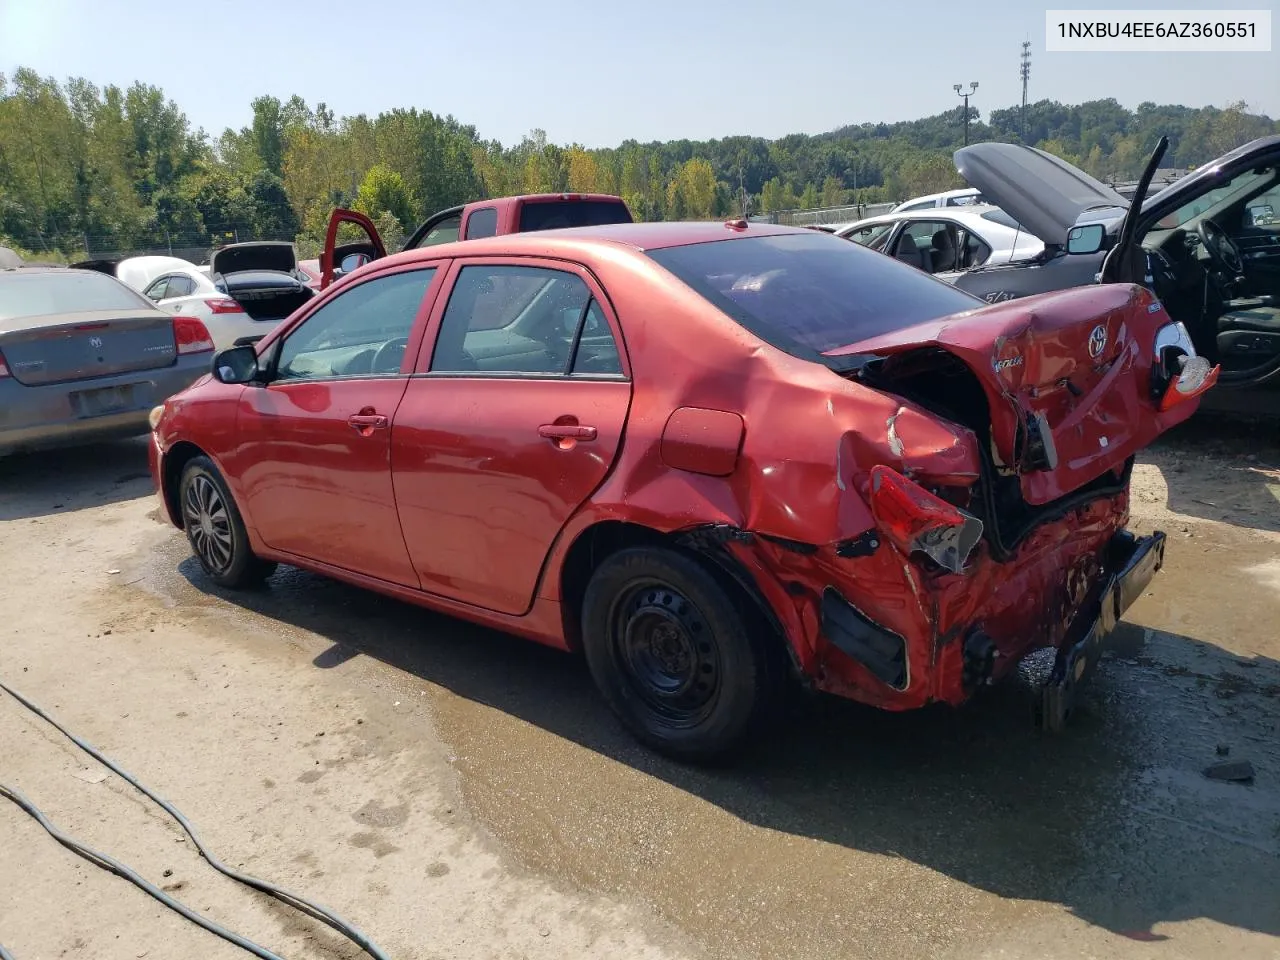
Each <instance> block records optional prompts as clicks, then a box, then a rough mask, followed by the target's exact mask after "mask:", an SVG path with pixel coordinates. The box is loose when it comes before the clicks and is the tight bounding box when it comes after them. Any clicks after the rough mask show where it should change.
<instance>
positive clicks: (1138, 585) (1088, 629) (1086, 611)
mask: <svg viewBox="0 0 1280 960" xmlns="http://www.w3.org/2000/svg"><path fill="white" fill-rule="evenodd" d="M1164 547H1165V535H1164V534H1163V533H1161V532H1160V531H1156V532H1154V533H1152V534H1151V536H1149V537H1136V536H1134V535H1133V534H1132V533H1130V532H1128V531H1127V530H1122V531H1120V532H1119V533H1117V534H1116V535H1115V537H1114V538H1112V541H1111V544H1110V547H1109V556H1108V560H1107V571H1108V574H1107V576H1106V577H1105V578H1104V579H1103V581H1102V583H1101V584H1100V585H1099V587H1098V588H1097V590H1096V592H1095V599H1094V600H1093V601H1092V602H1090V603H1088V604H1086V605H1085V607H1084V608H1083V609H1082V610H1081V611H1080V613H1079V614H1078V615H1077V617H1076V619H1075V620H1074V621H1073V622H1072V624H1071V627H1070V629H1069V630H1068V631H1067V637H1066V639H1065V640H1064V641H1063V643H1062V645H1061V646H1060V647H1059V648H1058V656H1057V659H1056V660H1055V662H1054V666H1053V671H1052V672H1051V673H1050V675H1049V679H1048V680H1047V681H1046V682H1045V684H1044V686H1043V687H1042V688H1041V690H1040V699H1039V704H1038V713H1039V720H1040V724H1041V725H1042V726H1043V727H1044V728H1045V729H1046V730H1050V731H1053V732H1058V731H1061V730H1062V729H1063V728H1064V727H1065V726H1066V723H1067V721H1068V719H1069V718H1070V716H1071V713H1072V712H1073V710H1074V709H1075V706H1076V702H1077V699H1078V696H1079V693H1080V689H1081V688H1082V687H1083V686H1084V684H1085V683H1086V682H1087V681H1088V679H1089V677H1090V676H1091V675H1092V674H1093V671H1094V669H1095V668H1096V667H1097V665H1098V661H1099V660H1100V659H1101V658H1102V652H1103V650H1104V649H1105V641H1106V638H1107V636H1108V635H1109V634H1110V633H1111V631H1112V630H1114V629H1115V626H1116V624H1117V623H1118V622H1119V620H1120V618H1121V617H1122V616H1123V615H1124V612H1125V611H1126V610H1128V609H1129V607H1130V606H1132V605H1133V602H1134V601H1135V600H1137V599H1138V597H1140V596H1142V593H1143V591H1144V590H1146V588H1147V586H1148V584H1150V583H1151V580H1152V578H1153V577H1154V576H1155V575H1156V573H1157V572H1158V571H1159V570H1160V568H1161V567H1162V566H1163V565H1164Z"/></svg>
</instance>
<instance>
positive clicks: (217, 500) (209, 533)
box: [178, 456, 276, 588]
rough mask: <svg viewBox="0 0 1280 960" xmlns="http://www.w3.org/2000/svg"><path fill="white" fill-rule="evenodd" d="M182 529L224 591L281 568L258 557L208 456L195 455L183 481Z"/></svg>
mask: <svg viewBox="0 0 1280 960" xmlns="http://www.w3.org/2000/svg"><path fill="white" fill-rule="evenodd" d="M178 502H179V504H180V505H181V509H182V526H183V529H184V530H186V533H187V540H188V541H189V542H190V544H191V549H192V551H193V552H194V553H195V555H196V559H197V560H199V561H200V566H201V568H202V569H203V570H204V572H205V574H206V575H207V576H208V577H209V579H210V580H212V581H213V582H214V583H216V584H218V585H219V586H223V587H233V588H234V587H246V586H251V585H254V584H258V583H261V582H262V581H263V580H265V579H266V578H267V577H269V576H271V574H272V573H273V572H274V571H275V569H276V565H275V564H274V563H271V562H269V561H266V560H261V559H259V558H258V557H256V556H254V553H253V550H252V549H251V548H250V546H249V534H248V532H247V531H246V530H245V526H244V520H243V519H242V518H241V516H240V511H239V510H238V509H237V508H236V503H235V500H233V499H232V497H231V492H230V491H229V490H228V489H227V484H226V481H224V480H223V479H222V475H221V474H220V473H219V472H218V468H217V467H216V466H214V463H213V461H212V460H210V459H209V458H208V457H203V456H201V457H193V458H192V459H191V460H189V461H188V462H187V464H186V466H184V467H183V469H182V478H181V480H180V481H179V482H178Z"/></svg>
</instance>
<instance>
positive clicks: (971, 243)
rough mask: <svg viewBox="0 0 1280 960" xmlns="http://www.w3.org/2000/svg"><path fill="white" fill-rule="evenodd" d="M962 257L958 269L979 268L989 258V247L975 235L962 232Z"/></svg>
mask: <svg viewBox="0 0 1280 960" xmlns="http://www.w3.org/2000/svg"><path fill="white" fill-rule="evenodd" d="M963 245H964V257H963V259H962V260H961V261H960V268H961V269H964V270H967V269H968V268H969V267H979V266H981V265H982V264H984V263H986V262H987V258H988V257H990V256H991V247H990V246H988V245H987V243H986V242H985V241H984V240H983V239H982V238H981V237H980V236H978V235H977V234H976V233H970V232H969V231H968V230H966V231H964V240H963Z"/></svg>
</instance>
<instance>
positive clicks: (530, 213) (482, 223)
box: [318, 193, 633, 290]
mask: <svg viewBox="0 0 1280 960" xmlns="http://www.w3.org/2000/svg"><path fill="white" fill-rule="evenodd" d="M632 219H633V218H632V216H631V211H630V210H628V209H627V205H626V204H625V203H623V202H622V198H621V197H611V196H608V195H607V194H599V193H539V194H530V195H527V196H522V197H498V198H497V199H494V200H476V201H475V202H474V203H467V204H463V205H462V206H460V207H450V208H449V209H448V210H441V211H440V212H439V213H436V214H433V215H432V216H431V217H429V218H427V221H426V222H425V223H423V224H422V226H420V227H418V229H417V230H415V231H414V233H413V236H411V237H410V238H409V239H408V240H406V241H405V244H404V246H403V247H402V248H401V250H402V251H403V250H413V249H416V248H417V247H429V246H433V245H435V244H437V243H451V242H453V241H454V240H474V239H476V238H477V237H493V236H498V235H500V234H507V233H527V232H529V231H532V230H555V229H557V228H560V227H593V226H598V225H600V224H606V223H631V222H632ZM344 223H350V224H354V225H355V226H356V227H358V228H359V229H360V231H361V232H362V233H364V234H365V236H364V237H363V238H360V239H357V240H354V241H344V242H343V243H341V244H339V243H338V228H339V227H340V226H341V225H342V224H344ZM386 255H387V249H386V247H385V246H384V245H383V243H382V238H381V237H379V236H378V230H377V228H376V227H375V226H374V225H373V221H371V220H370V219H369V218H368V217H366V216H365V215H364V214H363V213H357V212H356V211H354V210H342V209H339V210H335V211H333V215H332V216H331V217H330V218H329V230H328V232H327V233H326V235H325V241H324V251H323V252H322V253H321V254H320V263H319V268H320V283H319V285H318V286H319V289H321V290H323V289H324V288H325V287H327V286H329V284H331V283H333V281H334V280H335V279H337V278H338V277H340V276H342V275H343V274H347V273H350V272H351V271H352V270H355V269H356V268H357V267H361V266H363V265H364V264H366V263H368V262H369V261H370V260H377V259H378V258H379V257H385V256H386Z"/></svg>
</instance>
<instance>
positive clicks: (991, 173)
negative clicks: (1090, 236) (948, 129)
mask: <svg viewBox="0 0 1280 960" xmlns="http://www.w3.org/2000/svg"><path fill="white" fill-rule="evenodd" d="M954 158H955V163H956V170H958V171H959V172H960V176H962V177H964V179H965V180H966V181H967V182H968V183H969V185H970V186H973V187H976V188H977V189H978V190H979V191H981V193H982V194H983V196H985V197H986V198H987V199H988V200H989V201H990V202H991V203H993V204H995V205H996V206H998V207H1000V208H1001V209H1003V210H1004V211H1005V212H1006V213H1008V214H1009V216H1011V217H1013V219H1015V220H1017V221H1018V222H1019V223H1020V224H1022V225H1023V226H1024V227H1026V229H1027V230H1029V231H1030V232H1031V233H1032V234H1033V235H1034V236H1035V237H1036V238H1037V239H1039V240H1040V241H1041V242H1043V243H1044V244H1046V245H1048V246H1062V245H1063V244H1065V243H1066V242H1067V231H1068V230H1070V229H1071V228H1072V227H1073V226H1074V225H1075V223H1076V220H1077V218H1079V216H1080V215H1081V214H1082V213H1084V212H1085V211H1086V210H1105V209H1113V208H1114V209H1117V210H1118V211H1121V212H1122V211H1124V210H1127V209H1128V207H1129V201H1128V200H1126V199H1125V198H1124V197H1122V196H1121V195H1120V194H1119V193H1117V192H1116V191H1115V190H1113V189H1111V188H1110V187H1108V186H1107V185H1106V184H1105V183H1102V182H1101V181H1099V180H1095V179H1094V178H1093V177H1091V176H1089V175H1088V174H1087V173H1085V172H1084V171H1083V170H1081V169H1079V168H1078V167H1074V166H1072V165H1071V164H1069V163H1067V162H1066V161H1065V160H1060V159H1059V158H1058V157H1055V156H1054V155H1053V154H1051V153H1045V151H1043V150H1037V149H1035V148H1034V147H1027V146H1023V145H1022V144H1017V143H975V144H973V145H972V146H968V147H963V148H961V149H960V150H957V151H956V152H955V155H954Z"/></svg>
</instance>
